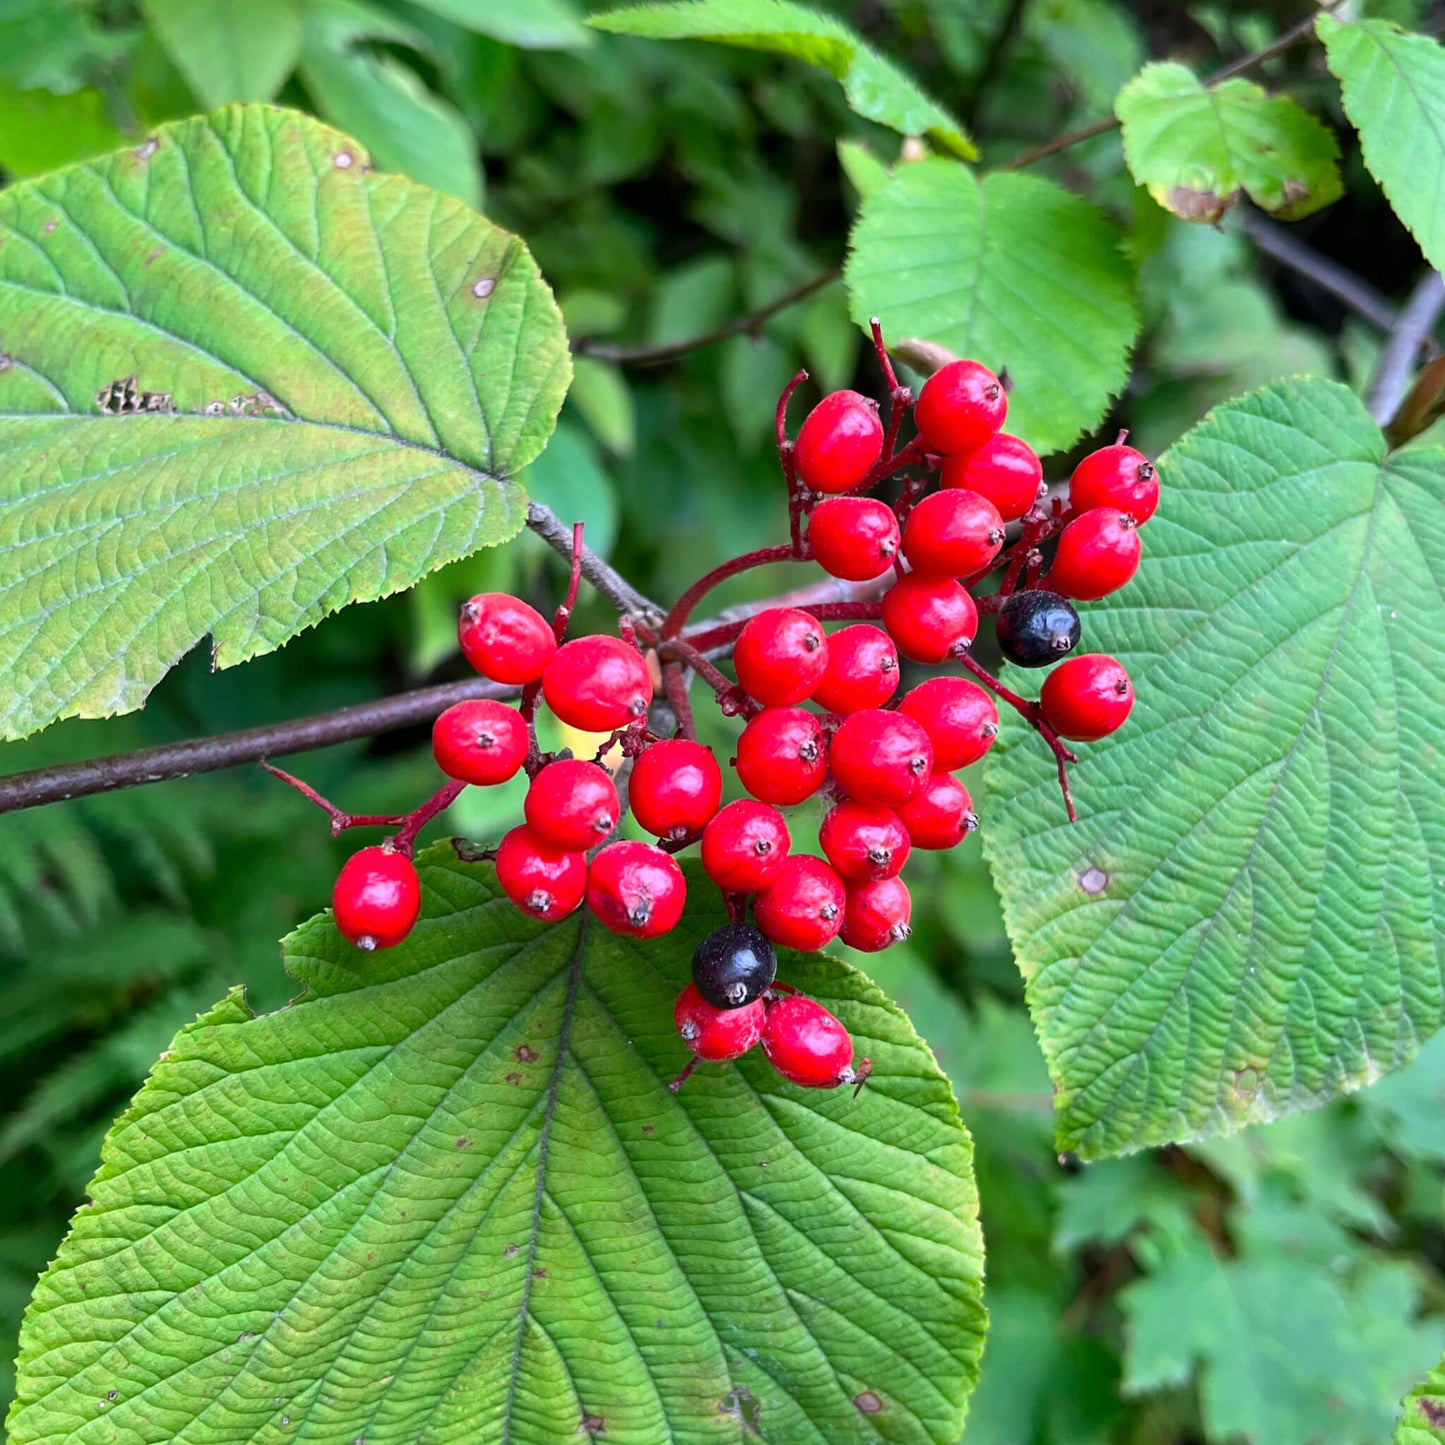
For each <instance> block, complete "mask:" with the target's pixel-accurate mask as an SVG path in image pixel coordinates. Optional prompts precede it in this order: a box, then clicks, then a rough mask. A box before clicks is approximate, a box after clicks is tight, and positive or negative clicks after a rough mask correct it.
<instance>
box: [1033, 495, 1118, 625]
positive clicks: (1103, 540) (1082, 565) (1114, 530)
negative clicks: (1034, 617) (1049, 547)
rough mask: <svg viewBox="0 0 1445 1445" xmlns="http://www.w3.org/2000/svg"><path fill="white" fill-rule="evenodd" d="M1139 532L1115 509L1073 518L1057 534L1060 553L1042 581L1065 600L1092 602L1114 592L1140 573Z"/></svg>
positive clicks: (1104, 509)
mask: <svg viewBox="0 0 1445 1445" xmlns="http://www.w3.org/2000/svg"><path fill="white" fill-rule="evenodd" d="M1139 553H1140V547H1139V529H1138V528H1137V527H1136V526H1135V525H1134V519H1133V518H1132V517H1131V516H1129V515H1128V513H1126V512H1121V511H1119V510H1117V508H1114V507H1097V508H1095V510H1094V511H1092V512H1085V513H1084V515H1083V516H1082V517H1075V518H1074V520H1073V521H1072V522H1070V523H1069V525H1068V526H1067V527H1065V528H1064V530H1063V531H1062V532H1060V533H1059V550H1058V551H1057V552H1056V553H1055V554H1054V565H1053V566H1052V567H1051V568H1049V575H1048V576H1047V578H1045V579H1044V580H1045V581H1046V582H1047V583H1048V585H1049V586H1050V587H1051V588H1052V589H1053V590H1054V591H1055V592H1058V593H1061V594H1062V595H1063V596H1065V597H1075V598H1078V599H1079V600H1080V601H1081V602H1091V601H1093V600H1094V599H1095V598H1096V597H1107V596H1108V595H1109V593H1111V592H1117V591H1118V590H1119V588H1121V587H1122V586H1123V585H1124V584H1125V583H1126V582H1127V581H1128V580H1129V579H1130V578H1131V577H1132V576H1133V575H1134V574H1135V572H1137V571H1138V570H1139Z"/></svg>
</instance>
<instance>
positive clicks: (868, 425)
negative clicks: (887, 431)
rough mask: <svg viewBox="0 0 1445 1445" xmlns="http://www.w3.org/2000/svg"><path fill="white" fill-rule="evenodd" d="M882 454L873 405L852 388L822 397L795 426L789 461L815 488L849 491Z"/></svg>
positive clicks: (808, 483)
mask: <svg viewBox="0 0 1445 1445" xmlns="http://www.w3.org/2000/svg"><path fill="white" fill-rule="evenodd" d="M882 454H883V423H882V422H881V421H879V420H878V404H877V403H876V402H874V401H871V400H870V399H869V398H868V397H866V396H860V395H859V394H858V393H857V392H856V391H835V392H832V393H831V394H830V395H828V396H825V397H824V398H823V399H822V401H820V402H819V403H818V404H817V406H815V407H814V408H813V409H812V411H810V412H809V413H808V416H807V420H806V421H804V422H803V425H802V426H801V427H799V428H798V440H797V443H796V444H795V446H794V450H793V461H794V464H795V465H796V466H797V469H798V478H799V480H800V481H801V482H802V483H803V485H804V486H805V487H811V488H812V490H813V491H815V492H847V491H851V490H852V489H853V488H854V487H856V486H857V485H858V483H859V482H861V481H862V480H863V478H864V477H866V476H867V475H868V472H869V470H870V469H871V468H872V466H873V463H874V462H876V461H877V460H878V458H879V457H880V456H881V455H882Z"/></svg>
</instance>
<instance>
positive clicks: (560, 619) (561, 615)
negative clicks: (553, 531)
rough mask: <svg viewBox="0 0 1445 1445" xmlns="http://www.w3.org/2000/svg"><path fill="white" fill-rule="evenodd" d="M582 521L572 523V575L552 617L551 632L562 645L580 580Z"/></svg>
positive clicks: (558, 643) (559, 644)
mask: <svg viewBox="0 0 1445 1445" xmlns="http://www.w3.org/2000/svg"><path fill="white" fill-rule="evenodd" d="M584 550H585V549H584V548H583V546H582V523H581V522H573V523H572V575H571V576H570V577H569V578H568V579H567V597H566V600H565V601H564V602H563V603H562V605H561V606H560V607H559V608H558V609H557V611H556V613H555V615H554V616H553V618H552V632H553V634H554V635H555V636H556V638H557V645H558V646H559V647H560V646H561V645H562V642H563V639H564V638H565V637H566V636H567V624H568V623H569V622H570V621H571V620H572V609H573V608H574V607H575V606H576V605H577V585H578V583H580V582H581V580H582V554H583V552H584Z"/></svg>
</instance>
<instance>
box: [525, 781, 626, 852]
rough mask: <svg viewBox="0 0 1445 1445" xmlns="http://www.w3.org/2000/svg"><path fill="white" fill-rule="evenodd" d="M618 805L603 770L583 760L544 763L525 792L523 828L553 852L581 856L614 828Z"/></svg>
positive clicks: (618, 802)
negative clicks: (542, 840)
mask: <svg viewBox="0 0 1445 1445" xmlns="http://www.w3.org/2000/svg"><path fill="white" fill-rule="evenodd" d="M621 808H622V804H621V802H620V800H619V799H618V796H617V789H616V787H615V786H613V782H612V777H611V775H610V774H609V773H608V771H607V769H606V768H604V767H601V766H600V765H599V764H597V763H590V762H587V761H586V760H585V759H582V758H558V759H557V761H556V762H554V763H548V764H547V766H546V767H545V768H543V769H542V771H541V772H540V773H538V774H537V776H536V777H535V778H533V779H532V785H531V787H529V788H528V789H527V797H526V800H525V801H524V802H523V804H522V812H523V814H524V815H525V816H526V819H527V825H528V826H529V827H530V828H531V829H532V831H533V832H534V833H536V834H537V835H538V836H539V837H541V838H543V839H544V840H545V841H546V842H548V843H550V844H551V845H552V847H554V848H560V849H563V850H565V851H567V852H573V853H582V852H586V850H587V849H588V848H595V847H596V846H597V844H599V843H600V842H601V841H602V840H603V839H604V838H605V837H606V836H607V835H608V834H609V833H610V832H611V831H612V830H613V829H614V828H615V827H616V826H617V818H618V814H619V813H620V812H621Z"/></svg>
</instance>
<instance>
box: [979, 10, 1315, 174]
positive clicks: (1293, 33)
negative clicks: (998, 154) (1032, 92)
mask: <svg viewBox="0 0 1445 1445" xmlns="http://www.w3.org/2000/svg"><path fill="white" fill-rule="evenodd" d="M1339 3H1340V0H1336V3H1335V4H1334V5H1326V6H1323V7H1321V8H1320V9H1319V10H1317V11H1315V13H1314V14H1313V15H1310V16H1308V17H1307V18H1305V19H1304V20H1301V21H1300V22H1299V24H1298V25H1292V26H1290V28H1289V29H1288V30H1286V31H1285V32H1284V34H1283V35H1281V36H1279V38H1278V39H1276V40H1273V41H1271V42H1270V44H1268V45H1266V46H1263V47H1262V48H1261V49H1259V50H1256V51H1253V52H1252V53H1251V54H1249V55H1243V56H1241V57H1240V58H1239V59H1238V60H1235V61H1232V62H1231V63H1230V64H1228V65H1226V66H1225V67H1224V68H1223V69H1222V70H1216V71H1215V72H1214V74H1213V75H1211V76H1210V77H1209V78H1208V79H1207V80H1206V81H1205V82H1204V83H1205V85H1209V86H1214V85H1220V84H1222V83H1223V82H1224V81H1226V80H1233V79H1234V77H1235V76H1236V75H1244V74H1246V73H1247V72H1248V71H1251V70H1253V69H1254V68H1255V67H1256V66H1259V65H1265V64H1267V63H1268V62H1269V61H1271V60H1273V59H1275V57H1276V56H1280V55H1283V54H1284V52H1285V51H1286V50H1291V49H1293V48H1294V47H1295V46H1296V45H1298V44H1299V43H1300V41H1302V40H1307V39H1308V38H1309V37H1310V36H1311V35H1313V34H1314V29H1315V22H1316V21H1317V20H1318V19H1319V17H1320V16H1321V15H1328V14H1329V13H1330V12H1331V11H1333V10H1336V9H1338V8H1339ZM1118 125H1119V120H1118V117H1117V116H1112V115H1111V116H1106V117H1105V118H1104V119H1102V120H1096V121H1094V122H1093V124H1092V125H1086V126H1083V127H1081V128H1080V129H1079V130H1071V131H1067V132H1065V133H1064V134H1063V135H1060V136H1055V137H1054V139H1053V140H1050V141H1045V142H1044V143H1043V144H1042V145H1037V146H1035V147H1034V148H1033V149H1032V150H1028V151H1025V152H1024V153H1023V155H1021V156H1015V157H1014V158H1013V160H1011V161H1009V162H1008V164H1007V165H1003V166H1000V167H999V169H1000V170H1004V171H1021V170H1023V169H1025V167H1027V166H1031V165H1033V164H1034V163H1035V162H1036V161H1041V160H1044V159H1046V158H1047V157H1048V156H1052V155H1057V154H1058V153H1059V152H1060V151H1066V150H1068V149H1069V148H1070V147H1071V146H1076V145H1082V144H1083V143H1084V142H1085V141H1086V140H1093V139H1094V137H1095V136H1101V135H1107V134H1108V133H1109V132H1110V131H1111V130H1115V129H1117V127H1118Z"/></svg>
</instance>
